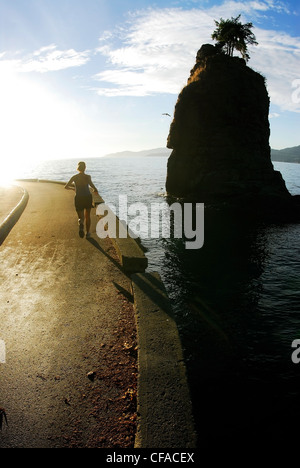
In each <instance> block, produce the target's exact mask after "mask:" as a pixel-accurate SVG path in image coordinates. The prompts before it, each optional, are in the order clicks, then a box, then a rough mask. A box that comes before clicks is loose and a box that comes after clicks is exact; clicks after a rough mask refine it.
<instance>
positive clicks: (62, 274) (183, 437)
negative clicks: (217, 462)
mask: <svg viewBox="0 0 300 468" xmlns="http://www.w3.org/2000/svg"><path fill="white" fill-rule="evenodd" d="M20 187H22V189H21V188H20V189H19V188H18V187H16V188H15V189H14V190H12V191H11V192H9V193H8V195H9V196H8V197H5V194H3V196H4V198H3V197H2V199H1V198H0V204H1V203H2V211H1V210H0V213H2V220H1V222H0V245H1V246H0V281H1V289H0V389H1V390H0V407H1V408H4V409H5V412H6V415H7V418H8V422H9V426H8V427H6V425H5V424H4V427H3V430H2V431H0V448H62V447H67V448H81V447H82V448H94V447H95V448H114V447H115V448H117V447H119V448H133V447H134V448H176V449H178V448H192V447H195V446H196V434H195V431H194V423H193V416H192V406H191V401H190V395H189V388H188V384H187V379H186V369H185V364H184V359H183V351H182V347H181V342H180V337H179V334H178V330H177V326H176V321H175V318H174V316H173V313H172V308H171V306H170V302H169V299H168V295H167V292H166V290H165V288H164V285H163V282H162V281H161V279H160V277H159V275H158V274H157V273H155V272H146V271H145V269H146V268H147V258H146V256H145V254H144V252H143V251H142V249H141V248H140V245H139V243H138V242H136V241H135V240H133V239H131V238H130V237H129V238H127V239H124V238H122V236H121V238H118V237H117V238H116V239H114V238H105V239H99V238H98V236H97V235H96V223H97V222H98V221H99V218H98V217H97V216H96V210H95V209H93V210H92V233H93V236H92V238H91V239H89V240H87V239H81V238H80V237H79V235H78V224H77V215H76V212H75V209H74V201H73V198H74V192H73V191H66V190H64V188H63V186H62V184H61V183H53V182H51V181H43V183H40V182H38V181H31V182H29V181H22V182H20ZM20 198H21V201H19V199H20ZM7 200H8V201H9V203H6V202H7ZM3 202H5V203H4V205H5V206H4V207H3ZM96 202H98V203H101V202H103V200H102V199H100V198H99V199H98V200H96ZM14 203H18V205H17V207H16V208H15V209H13V210H12V211H10V210H11V207H12V205H13V204H14ZM25 207H26V209H25V211H23V210H24V208H25ZM9 212H10V215H9V216H7V215H8V213H9ZM21 213H23V214H22V216H21ZM20 216H21V218H20ZM3 218H4V223H3ZM19 218H20V219H19ZM17 221H18V222H17ZM16 222H17V224H16V225H15V223H16ZM1 223H2V224H1ZM116 223H117V225H118V229H121V230H122V229H123V228H124V226H123V227H121V225H120V224H119V221H118V219H117V218H116ZM13 226H14V227H13ZM108 233H109V230H108Z"/></svg>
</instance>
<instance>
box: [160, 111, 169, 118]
mask: <svg viewBox="0 0 300 468" xmlns="http://www.w3.org/2000/svg"><path fill="white" fill-rule="evenodd" d="M161 115H168V116H169V117H171V116H170V114H168V113H167V112H165V113H164V114H161Z"/></svg>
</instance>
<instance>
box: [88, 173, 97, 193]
mask: <svg viewBox="0 0 300 468" xmlns="http://www.w3.org/2000/svg"><path fill="white" fill-rule="evenodd" d="M89 177H90V179H89V184H90V186H91V187H92V189H93V190H94V192H95V193H98V190H97V189H96V187H95V185H94V184H93V182H92V176H89Z"/></svg>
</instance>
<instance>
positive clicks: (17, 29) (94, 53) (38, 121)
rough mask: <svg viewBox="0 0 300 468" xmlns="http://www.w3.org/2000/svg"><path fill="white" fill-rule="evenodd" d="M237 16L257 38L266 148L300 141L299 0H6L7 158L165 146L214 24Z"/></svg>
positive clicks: (0, 62) (3, 84)
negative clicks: (265, 95) (266, 107)
mask: <svg viewBox="0 0 300 468" xmlns="http://www.w3.org/2000/svg"><path fill="white" fill-rule="evenodd" d="M239 14H241V20H242V21H243V22H249V21H251V22H252V23H253V25H254V28H253V32H254V34H255V35H256V39H257V41H258V43H259V45H258V46H251V47H250V48H249V52H250V57H251V59H250V61H249V62H248V65H249V66H250V67H251V68H253V69H254V70H256V71H259V72H260V73H262V74H263V75H264V76H265V77H266V79H267V88H268V92H269V95H270V99H271V106H270V126H271V137H270V144H271V146H272V148H276V149H282V148H286V147H291V146H297V145H300V136H299V128H300V125H299V124H300V32H299V24H300V2H299V1H298V0H289V1H284V2H283V1H277V0H247V1H244V0H190V1H183V0H182V1H181V0H174V1H173V0H159V1H157V2H155V1H150V0H129V1H126V0H108V1H107V0H84V1H83V0H13V1H12V0H0V126H1V137H0V159H1V160H2V162H3V161H6V162H7V164H8V163H9V164H10V165H11V166H12V165H20V164H26V162H27V161H29V160H32V159H35V160H43V159H60V158H77V159H84V158H89V157H98V156H103V155H106V154H109V153H115V152H119V151H125V150H130V151H139V150H144V149H151V148H158V147H165V146H166V142H167V137H168V133H169V127H170V123H171V118H170V117H168V116H166V115H163V114H164V113H169V114H170V115H171V116H173V113H174V107H175V104H176V100H177V97H178V94H179V92H180V91H181V89H182V88H183V87H184V86H185V85H186V82H187V79H188V77H189V74H190V70H191V69H192V68H193V66H194V64H195V57H196V54H197V51H198V50H199V49H200V47H201V45H202V44H205V43H211V44H213V43H214V42H213V40H212V39H211V34H212V32H213V30H214V29H215V23H214V20H219V19H220V18H221V17H222V18H224V19H227V18H230V17H232V16H234V17H235V16H237V15H239Z"/></svg>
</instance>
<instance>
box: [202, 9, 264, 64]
mask: <svg viewBox="0 0 300 468" xmlns="http://www.w3.org/2000/svg"><path fill="white" fill-rule="evenodd" d="M240 18H241V15H239V16H237V17H236V18H231V19H230V20H229V19H227V20H224V19H223V18H221V19H220V21H216V20H215V23H216V26H217V28H216V29H215V31H214V32H213V33H212V35H211V37H212V39H214V40H216V41H217V47H219V48H220V49H221V50H222V51H223V52H225V53H226V54H227V55H230V56H231V57H232V56H233V52H234V50H235V49H236V50H237V51H238V52H240V53H241V54H242V57H243V59H245V60H246V61H248V60H249V59H250V56H249V54H248V51H247V46H248V45H249V44H251V45H257V44H258V43H257V42H256V37H255V35H254V33H253V32H252V28H253V24H252V23H246V24H242V23H241V22H240Z"/></svg>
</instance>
